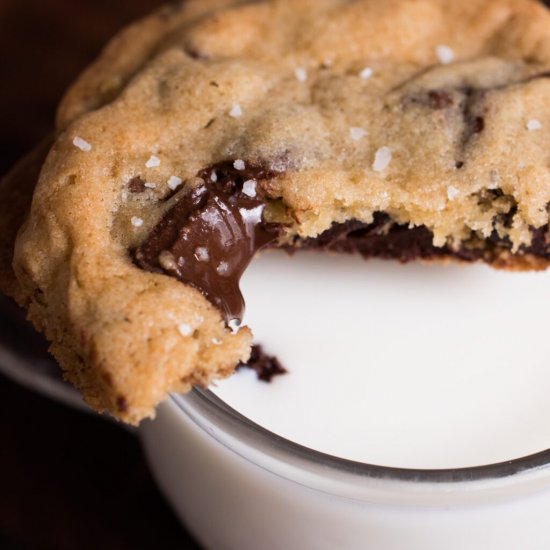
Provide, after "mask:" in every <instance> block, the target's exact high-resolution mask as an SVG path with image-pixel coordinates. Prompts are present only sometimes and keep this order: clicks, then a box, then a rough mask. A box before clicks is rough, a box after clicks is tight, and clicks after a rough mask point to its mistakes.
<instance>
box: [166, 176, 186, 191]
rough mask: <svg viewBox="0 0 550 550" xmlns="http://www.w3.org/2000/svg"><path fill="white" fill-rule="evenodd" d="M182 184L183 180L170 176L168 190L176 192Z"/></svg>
mask: <svg viewBox="0 0 550 550" xmlns="http://www.w3.org/2000/svg"><path fill="white" fill-rule="evenodd" d="M182 183H183V180H182V179H181V178H178V176H170V178H169V179H168V188H169V189H170V190H171V191H175V190H176V189H177V188H178V187H179V186H180V185H181V184H182Z"/></svg>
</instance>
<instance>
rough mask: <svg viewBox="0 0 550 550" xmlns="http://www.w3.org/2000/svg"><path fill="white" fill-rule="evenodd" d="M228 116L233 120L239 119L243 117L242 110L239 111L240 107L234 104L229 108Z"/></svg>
mask: <svg viewBox="0 0 550 550" xmlns="http://www.w3.org/2000/svg"><path fill="white" fill-rule="evenodd" d="M229 116H230V117H233V118H239V117H241V116H243V110H242V109H241V106H240V105H239V104H238V103H235V104H234V105H233V107H232V108H231V111H229Z"/></svg>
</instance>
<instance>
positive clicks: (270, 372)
mask: <svg viewBox="0 0 550 550" xmlns="http://www.w3.org/2000/svg"><path fill="white" fill-rule="evenodd" d="M244 368H247V369H252V370H254V371H256V374H257V375H258V379H259V380H262V381H263V382H271V381H272V380H273V378H274V377H275V376H281V375H282V374H287V372H288V371H287V370H286V369H285V368H284V367H283V365H281V362H280V361H279V360H278V359H277V358H276V357H274V356H273V355H268V354H267V353H265V351H264V350H263V348H262V346H252V353H251V354H250V359H249V360H248V361H247V362H246V363H240V364H239V365H238V366H237V369H244Z"/></svg>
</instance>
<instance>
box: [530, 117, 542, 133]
mask: <svg viewBox="0 0 550 550" xmlns="http://www.w3.org/2000/svg"><path fill="white" fill-rule="evenodd" d="M527 129H528V130H529V131H530V132H534V131H536V130H542V124H541V122H540V120H537V119H536V118H532V119H531V120H529V121H528V122H527Z"/></svg>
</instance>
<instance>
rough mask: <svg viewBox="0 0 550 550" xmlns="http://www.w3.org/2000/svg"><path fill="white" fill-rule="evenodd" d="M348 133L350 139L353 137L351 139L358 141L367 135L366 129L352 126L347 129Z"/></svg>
mask: <svg viewBox="0 0 550 550" xmlns="http://www.w3.org/2000/svg"><path fill="white" fill-rule="evenodd" d="M349 135H350V137H351V139H353V141H359V140H360V139H363V138H364V137H365V136H366V135H367V131H366V130H363V128H358V127H356V126H354V127H353V128H350V129H349Z"/></svg>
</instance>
